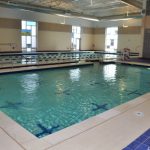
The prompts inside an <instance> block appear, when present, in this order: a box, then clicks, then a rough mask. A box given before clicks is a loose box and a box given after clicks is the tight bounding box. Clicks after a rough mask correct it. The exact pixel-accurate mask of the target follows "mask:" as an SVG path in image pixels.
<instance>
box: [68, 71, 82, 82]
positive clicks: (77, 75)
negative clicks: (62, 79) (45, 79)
mask: <svg viewBox="0 0 150 150" xmlns="http://www.w3.org/2000/svg"><path fill="white" fill-rule="evenodd" d="M69 74H70V79H71V81H72V82H74V81H79V80H80V69H79V68H77V69H71V70H70V72H69Z"/></svg>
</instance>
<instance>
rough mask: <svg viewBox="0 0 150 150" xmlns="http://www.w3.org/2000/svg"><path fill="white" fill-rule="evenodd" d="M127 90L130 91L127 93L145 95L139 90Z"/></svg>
mask: <svg viewBox="0 0 150 150" xmlns="http://www.w3.org/2000/svg"><path fill="white" fill-rule="evenodd" d="M126 92H128V93H127V95H133V94H134V95H143V94H142V93H140V92H139V91H138V90H134V91H128V90H126Z"/></svg>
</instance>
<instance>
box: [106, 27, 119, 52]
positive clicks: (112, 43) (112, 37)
mask: <svg viewBox="0 0 150 150" xmlns="http://www.w3.org/2000/svg"><path fill="white" fill-rule="evenodd" d="M105 41H106V42H105V49H106V51H110V52H115V51H116V50H117V48H118V27H111V28H107V29H106V39H105Z"/></svg>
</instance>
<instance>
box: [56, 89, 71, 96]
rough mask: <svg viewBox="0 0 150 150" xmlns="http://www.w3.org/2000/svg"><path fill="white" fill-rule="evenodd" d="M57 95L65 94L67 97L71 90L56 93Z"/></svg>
mask: <svg viewBox="0 0 150 150" xmlns="http://www.w3.org/2000/svg"><path fill="white" fill-rule="evenodd" d="M55 94H57V95H61V94H65V95H70V90H69V89H68V90H63V91H57V92H55Z"/></svg>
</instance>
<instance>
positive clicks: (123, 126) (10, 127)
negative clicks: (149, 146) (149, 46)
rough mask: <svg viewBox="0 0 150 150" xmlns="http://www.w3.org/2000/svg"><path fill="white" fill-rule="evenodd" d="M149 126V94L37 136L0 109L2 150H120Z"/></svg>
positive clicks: (0, 143) (0, 141)
mask: <svg viewBox="0 0 150 150" xmlns="http://www.w3.org/2000/svg"><path fill="white" fill-rule="evenodd" d="M149 128H150V93H147V94H145V95H143V96H140V97H138V98H136V99H134V100H131V101H129V102H127V103H124V104H122V105H120V106H117V107H115V108H113V109H111V110H108V111H106V112H104V113H102V114H99V115H97V116H94V117H91V118H89V119H87V120H84V121H82V122H81V123H77V124H75V125H73V126H70V127H68V128H65V129H63V130H61V131H58V132H56V133H53V134H51V135H49V136H46V137H44V138H41V139H38V138H37V137H35V136H34V135H32V134H31V133H30V132H28V131H27V130H26V129H24V128H23V127H21V126H20V125H19V124H17V123H16V122H15V121H13V120H12V119H11V118H9V117H8V116H7V115H5V114H4V113H3V112H0V149H2V150H121V149H123V148H124V147H126V146H127V145H128V144H130V143H131V142H132V141H134V140H135V139H136V138H137V137H139V136H140V135H141V134H142V133H144V132H145V131H146V130H147V129H149Z"/></svg>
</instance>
